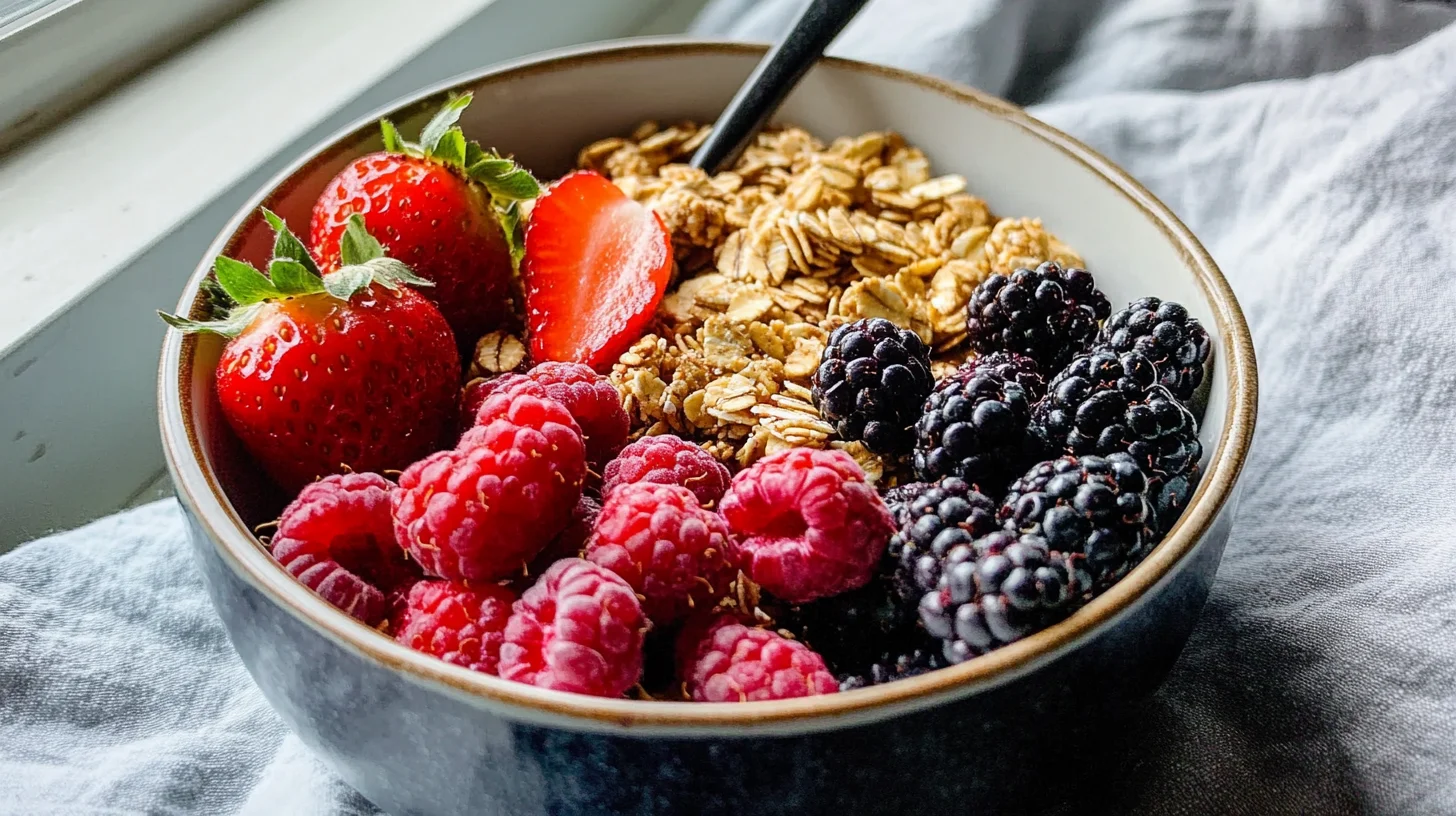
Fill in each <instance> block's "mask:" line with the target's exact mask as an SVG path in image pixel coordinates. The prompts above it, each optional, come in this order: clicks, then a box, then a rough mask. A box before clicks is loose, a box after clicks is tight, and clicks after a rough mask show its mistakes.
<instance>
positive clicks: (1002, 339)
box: [966, 261, 1112, 371]
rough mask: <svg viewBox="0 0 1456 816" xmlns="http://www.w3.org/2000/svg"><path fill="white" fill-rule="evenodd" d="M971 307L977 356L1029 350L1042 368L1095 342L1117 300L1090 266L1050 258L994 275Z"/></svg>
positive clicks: (970, 331)
mask: <svg viewBox="0 0 1456 816" xmlns="http://www.w3.org/2000/svg"><path fill="white" fill-rule="evenodd" d="M966 309H967V311H966V337H967V339H968V340H969V341H970V344H971V348H972V349H973V350H974V351H976V352H977V353H978V354H990V353H992V352H995V351H1009V352H1014V353H1017V354H1024V355H1026V356H1028V357H1030V358H1031V359H1033V360H1035V361H1036V363H1037V365H1039V366H1041V368H1042V370H1043V371H1056V370H1057V369H1059V368H1061V367H1062V366H1064V365H1066V364H1067V361H1068V360H1070V359H1072V357H1073V356H1074V355H1076V354H1080V353H1081V352H1083V351H1086V350H1087V349H1088V348H1089V347H1090V346H1091V344H1092V340H1093V339H1094V338H1095V337H1096V335H1097V324H1098V323H1099V322H1100V321H1102V320H1105V319H1106V318H1107V316H1108V314H1110V313H1111V312H1112V304H1110V303H1108V302H1107V296H1106V295H1104V294H1102V292H1101V291H1099V290H1098V289H1097V285H1096V282H1095V281H1093V279H1092V274H1091V273H1089V272H1088V271H1087V270H1085V269H1063V268H1062V266H1061V265H1060V264H1058V263H1055V262H1053V261H1047V262H1046V263H1044V264H1042V265H1041V266H1038V267H1037V268H1036V269H1018V270H1016V271H1015V272H1012V273H1011V276H1010V277H1009V278H1008V277H1007V276H1005V275H999V274H998V275H992V276H991V277H989V278H987V279H986V280H984V281H982V282H981V285H979V286H977V287H976V290H975V291H974V292H973V293H972V294H971V302H970V304H969V305H968V306H967V307H966Z"/></svg>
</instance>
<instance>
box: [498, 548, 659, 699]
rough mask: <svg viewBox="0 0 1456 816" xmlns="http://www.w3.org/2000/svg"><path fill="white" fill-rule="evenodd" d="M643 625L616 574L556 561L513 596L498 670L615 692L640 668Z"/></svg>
mask: <svg viewBox="0 0 1456 816" xmlns="http://www.w3.org/2000/svg"><path fill="white" fill-rule="evenodd" d="M646 626H647V622H646V620H645V619H644V618H643V616H642V606H641V604H639V603H638V602H637V595H636V594H635V593H634V592H633V591H632V587H630V586H628V584H627V582H626V581H624V580H622V578H621V577H620V576H618V575H617V574H616V573H614V572H612V571H611V570H608V569H606V568H604V567H599V566H597V565H596V564H593V563H591V562H590V561H584V560H582V559H580V558H565V559H562V560H560V561H557V562H556V563H555V564H552V565H551V568H550V569H548V570H546V572H544V573H542V574H541V577H540V578H539V579H538V580H537V581H536V584H535V585H534V586H532V587H531V588H530V589H528V590H526V592H525V594H524V595H522V596H521V599H520V600H519V601H516V603H515V607H514V609H513V611H512V612H511V620H510V622H509V623H508V624H506V637H505V643H504V644H502V645H501V651H500V676H501V677H504V678H505V679H507V680H515V681H517V682H521V683H529V684H531V685H534V686H540V687H541V688H549V689H557V690H559V691H574V692H577V693H578V694H592V695H596V696H598V697H620V696H621V695H622V693H623V692H625V691H627V689H629V688H631V687H632V684H634V683H636V682H637V678H638V676H640V675H641V673H642V638H643V634H644V632H645V630H646Z"/></svg>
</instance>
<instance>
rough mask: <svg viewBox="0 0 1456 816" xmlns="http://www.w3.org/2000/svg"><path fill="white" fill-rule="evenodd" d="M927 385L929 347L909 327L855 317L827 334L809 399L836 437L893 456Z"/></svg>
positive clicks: (902, 448) (907, 437)
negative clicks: (850, 321)
mask: <svg viewBox="0 0 1456 816" xmlns="http://www.w3.org/2000/svg"><path fill="white" fill-rule="evenodd" d="M933 384H934V379H933V378H932V377H931V375H930V349H928V348H926V346H925V343H923V342H921V340H920V337H919V336H918V335H917V334H915V332H912V331H909V330H907V329H900V328H898V327H897V326H896V325H895V324H894V323H891V322H890V321H888V320H885V319H883V318H878V317H874V318H869V319H867V320H856V321H855V322H853V323H850V324H848V325H845V326H840V327H839V328H837V329H835V330H834V333H833V334H830V335H829V344H828V346H827V347H826V348H825V349H824V355H823V357H822V358H821V359H820V362H819V368H818V370H816V371H815V372H814V388H813V395H814V404H815V405H816V406H818V408H819V411H820V413H822V414H823V415H824V418H825V419H828V420H829V421H830V422H833V423H834V426H835V429H836V430H837V431H838V432H839V436H840V437H841V438H843V439H845V440H850V441H852V440H860V441H862V442H864V443H865V446H866V447H868V448H869V449H870V450H872V451H874V452H875V453H878V454H881V455H889V456H893V455H898V454H903V453H905V452H906V451H908V450H909V449H910V446H911V445H912V444H913V443H914V439H915V438H914V435H913V434H911V432H910V426H912V425H914V424H915V419H916V417H918V416H919V415H920V404H921V403H922V402H924V401H925V397H926V395H927V394H929V393H930V388H931V386H932V385H933Z"/></svg>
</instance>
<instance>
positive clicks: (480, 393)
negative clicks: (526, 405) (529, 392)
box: [460, 373, 546, 434]
mask: <svg viewBox="0 0 1456 816" xmlns="http://www.w3.org/2000/svg"><path fill="white" fill-rule="evenodd" d="M524 382H530V379H529V378H527V377H526V375H524V374H515V373H507V374H498V375H496V376H494V377H477V378H476V379H473V380H471V381H470V382H468V383H466V384H465V388H463V389H461V391H460V425H461V428H460V432H461V433H462V434H463V433H465V432H466V431H468V430H470V429H471V428H474V427H475V423H476V419H477V417H476V415H477V414H479V413H480V406H482V405H484V404H485V401H486V400H487V399H489V398H490V396H491V395H492V394H497V393H500V392H501V391H503V390H505V389H507V388H513V387H515V386H518V385H520V384H521V383H524ZM533 393H535V395H536V396H538V397H539V396H544V395H545V393H546V392H545V391H538V392H533Z"/></svg>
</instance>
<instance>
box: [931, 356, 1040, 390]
mask: <svg viewBox="0 0 1456 816" xmlns="http://www.w3.org/2000/svg"><path fill="white" fill-rule="evenodd" d="M962 371H966V372H968V373H967V374H966V375H965V376H969V372H972V371H989V372H990V373H992V374H997V375H999V376H1000V377H1001V378H1002V379H1006V380H1011V381H1012V382H1016V383H1019V384H1020V385H1021V387H1022V388H1025V389H1026V396H1027V397H1029V398H1031V399H1032V400H1033V401H1035V400H1039V399H1041V395H1042V394H1045V393H1046V377H1044V376H1042V373H1041V366H1039V365H1037V364H1036V361H1035V360H1033V359H1031V358H1030V357H1027V356H1026V355H1024V354H1015V353H1012V352H1009V351H997V352H993V353H991V354H987V355H986V356H984V357H977V358H976V359H974V360H972V361H970V362H969V363H967V364H966V365H963V366H961V367H960V368H959V369H957V370H956V372H955V373H954V374H952V375H950V376H952V377H955V376H961V372H962Z"/></svg>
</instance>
